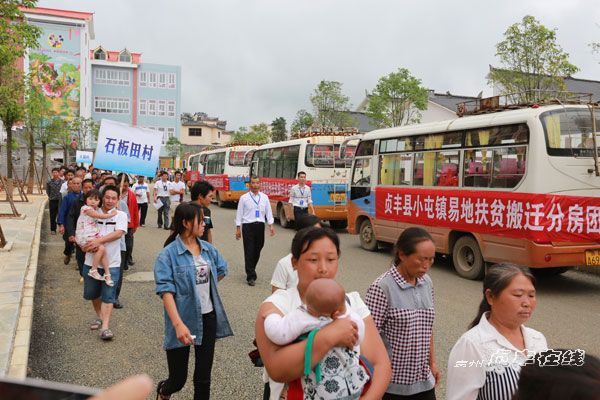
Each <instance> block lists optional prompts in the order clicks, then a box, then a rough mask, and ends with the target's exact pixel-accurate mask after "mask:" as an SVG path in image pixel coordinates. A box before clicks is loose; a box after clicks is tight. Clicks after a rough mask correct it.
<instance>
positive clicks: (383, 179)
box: [379, 154, 412, 186]
mask: <svg viewBox="0 0 600 400" xmlns="http://www.w3.org/2000/svg"><path fill="white" fill-rule="evenodd" d="M379 163H380V165H379V184H381V185H394V186H397V185H410V171H411V168H412V154H386V155H382V156H380V161H379Z"/></svg>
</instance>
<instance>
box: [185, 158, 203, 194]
mask: <svg viewBox="0 0 600 400" xmlns="http://www.w3.org/2000/svg"><path fill="white" fill-rule="evenodd" d="M186 167H187V171H186V173H185V181H186V183H187V186H188V188H191V187H192V185H193V184H194V183H196V182H197V181H199V180H200V153H195V154H191V155H190V156H189V157H188V159H187V163H186Z"/></svg>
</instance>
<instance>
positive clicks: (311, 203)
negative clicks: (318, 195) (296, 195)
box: [307, 188, 316, 215]
mask: <svg viewBox="0 0 600 400" xmlns="http://www.w3.org/2000/svg"><path fill="white" fill-rule="evenodd" d="M307 201H308V212H309V213H311V214H312V215H316V214H315V207H313V201H312V188H311V189H310V192H308V200H307Z"/></svg>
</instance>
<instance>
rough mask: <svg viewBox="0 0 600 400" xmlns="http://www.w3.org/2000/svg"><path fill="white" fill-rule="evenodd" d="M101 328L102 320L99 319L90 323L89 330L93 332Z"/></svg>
mask: <svg viewBox="0 0 600 400" xmlns="http://www.w3.org/2000/svg"><path fill="white" fill-rule="evenodd" d="M101 326H102V320H101V319H100V318H98V319H96V320H94V321H92V322H90V329H91V330H93V331H96V330H98V329H100V327H101Z"/></svg>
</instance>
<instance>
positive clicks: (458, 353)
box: [446, 264, 548, 400]
mask: <svg viewBox="0 0 600 400" xmlns="http://www.w3.org/2000/svg"><path fill="white" fill-rule="evenodd" d="M535 306H536V294H535V278H534V277H533V275H532V274H531V272H529V270H528V269H527V268H523V267H519V266H516V265H513V264H496V265H494V266H492V267H490V268H489V269H488V270H487V272H486V275H485V278H484V280H483V300H482V301H481V304H480V306H479V312H478V314H477V317H475V319H474V320H473V322H472V323H471V326H470V327H471V329H470V330H469V331H467V332H466V333H465V334H464V335H462V336H461V338H460V339H459V340H458V342H456V344H455V345H454V347H453V348H452V351H451V352H450V357H449V359H448V381H447V383H446V398H447V399H448V400H476V399H477V400H510V399H512V396H513V394H514V393H515V392H516V390H517V383H518V380H519V372H520V370H521V366H522V365H523V364H524V363H525V361H526V360H527V359H528V358H530V357H531V356H533V355H534V354H536V353H539V352H540V351H544V350H546V349H547V348H548V346H547V344H546V338H545V337H544V335H542V334H541V333H540V332H538V331H536V330H533V329H531V328H527V327H525V326H524V325H523V324H524V323H525V322H526V321H527V320H528V319H529V318H530V317H531V315H532V314H533V311H534V310H535Z"/></svg>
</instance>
